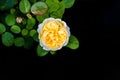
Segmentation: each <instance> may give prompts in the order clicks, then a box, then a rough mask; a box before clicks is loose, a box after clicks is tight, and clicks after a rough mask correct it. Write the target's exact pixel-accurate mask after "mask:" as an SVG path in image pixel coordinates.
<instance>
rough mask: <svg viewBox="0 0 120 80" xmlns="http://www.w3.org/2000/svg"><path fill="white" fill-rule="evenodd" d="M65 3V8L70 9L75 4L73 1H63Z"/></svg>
mask: <svg viewBox="0 0 120 80" xmlns="http://www.w3.org/2000/svg"><path fill="white" fill-rule="evenodd" d="M63 1H64V3H65V8H71V7H72V6H73V4H74V2H75V0H63Z"/></svg>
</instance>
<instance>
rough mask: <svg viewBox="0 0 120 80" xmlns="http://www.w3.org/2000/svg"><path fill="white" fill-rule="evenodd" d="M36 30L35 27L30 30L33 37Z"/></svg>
mask: <svg viewBox="0 0 120 80" xmlns="http://www.w3.org/2000/svg"><path fill="white" fill-rule="evenodd" d="M36 33H37V31H36V30H35V29H32V30H30V36H31V37H33V36H34V35H35V34H36Z"/></svg>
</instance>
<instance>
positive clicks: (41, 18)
mask: <svg viewBox="0 0 120 80" xmlns="http://www.w3.org/2000/svg"><path fill="white" fill-rule="evenodd" d="M48 17H49V15H48V14H45V15H43V16H36V19H37V21H38V22H39V23H42V21H43V20H44V19H45V18H48Z"/></svg>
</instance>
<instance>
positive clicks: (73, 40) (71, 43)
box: [66, 35, 79, 49]
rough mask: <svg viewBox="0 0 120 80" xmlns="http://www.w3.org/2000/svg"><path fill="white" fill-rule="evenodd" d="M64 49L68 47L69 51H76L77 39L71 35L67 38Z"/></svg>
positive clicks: (77, 46)
mask: <svg viewBox="0 0 120 80" xmlns="http://www.w3.org/2000/svg"><path fill="white" fill-rule="evenodd" d="M66 47H68V48H70V49H77V48H79V41H78V39H77V38H76V37H75V36H73V35H71V36H70V38H69V43H68V45H67V46H66Z"/></svg>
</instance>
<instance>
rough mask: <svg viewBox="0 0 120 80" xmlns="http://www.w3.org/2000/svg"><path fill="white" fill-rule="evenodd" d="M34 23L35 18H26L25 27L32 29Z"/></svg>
mask: <svg viewBox="0 0 120 80" xmlns="http://www.w3.org/2000/svg"><path fill="white" fill-rule="evenodd" d="M35 24H36V20H35V19H34V18H30V19H27V25H26V29H28V30H30V29H32V28H33V27H34V26H35Z"/></svg>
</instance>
